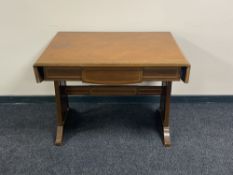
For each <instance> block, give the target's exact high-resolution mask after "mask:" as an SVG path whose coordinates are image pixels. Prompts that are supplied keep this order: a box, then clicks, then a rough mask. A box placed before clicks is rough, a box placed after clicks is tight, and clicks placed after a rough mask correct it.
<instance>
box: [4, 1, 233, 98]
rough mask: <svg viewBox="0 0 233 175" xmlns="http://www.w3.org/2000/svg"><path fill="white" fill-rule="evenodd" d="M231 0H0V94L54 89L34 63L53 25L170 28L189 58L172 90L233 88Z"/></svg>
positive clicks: (225, 90) (230, 90) (213, 91)
mask: <svg viewBox="0 0 233 175" xmlns="http://www.w3.org/2000/svg"><path fill="white" fill-rule="evenodd" d="M232 7H233V1H232V0H221V1H219V0H176V1H170V0H40V1H38V0H0V78H1V79H0V95H47V94H53V83H51V82H44V83H41V84H36V82H35V79H34V74H33V70H32V64H33V63H34V62H35V60H36V59H37V58H38V56H39V55H40V53H41V52H42V51H43V49H45V47H46V46H47V45H48V43H49V41H50V40H51V39H52V37H53V36H54V35H55V34H56V32H57V31H171V32H172V33H173V34H174V36H175V37H176V39H177V42H178V44H179V45H180V47H181V49H182V50H183V52H184V54H185V55H186V57H187V58H188V59H189V61H190V62H191V64H192V69H191V79H190V83H189V84H187V85H186V84H183V83H182V82H178V83H174V86H173V87H174V89H173V94H190V95H194V94H231V95H232V94H233V10H232Z"/></svg>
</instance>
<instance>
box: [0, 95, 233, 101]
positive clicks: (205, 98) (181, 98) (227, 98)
mask: <svg viewBox="0 0 233 175" xmlns="http://www.w3.org/2000/svg"><path fill="white" fill-rule="evenodd" d="M69 101H70V102H71V103H80V102H83V103H158V102H159V96H127V97H126V96H110V97H109V96H108V97H100V96H70V97H69ZM54 102H55V97H54V96H0V103H54ZM171 102H172V103H232V102H233V96H232V95H218V96H215V95H213V96H212V95H210V96H190V95H189V96H186V95H185V96H178V95H173V96H172V97H171Z"/></svg>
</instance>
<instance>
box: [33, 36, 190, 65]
mask: <svg viewBox="0 0 233 175" xmlns="http://www.w3.org/2000/svg"><path fill="white" fill-rule="evenodd" d="M34 66H78V67H105V66H107V67H109V66H111V67H119V66H120V67H138V66H141V67H145V66H148V67H149V66H157V67H158V66H185V67H189V66H190V64H189V63H188V61H187V60H186V59H185V57H184V56H183V54H182V53H181V51H180V49H179V47H178V46H177V44H176V42H175V40H174V38H173V36H172V35H171V33H169V32H58V33H57V35H56V36H55V37H54V39H53V40H52V41H51V43H50V44H49V46H48V47H47V49H46V50H45V51H44V53H43V54H42V55H41V56H40V57H39V59H38V60H37V62H36V63H35V65H34Z"/></svg>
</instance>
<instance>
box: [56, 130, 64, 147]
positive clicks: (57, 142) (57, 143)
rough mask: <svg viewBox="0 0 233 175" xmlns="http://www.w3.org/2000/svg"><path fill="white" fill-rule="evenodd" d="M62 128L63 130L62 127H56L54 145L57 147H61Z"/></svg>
mask: <svg viewBox="0 0 233 175" xmlns="http://www.w3.org/2000/svg"><path fill="white" fill-rule="evenodd" d="M63 128H64V126H57V132H56V140H55V145H57V146H60V145H62V141H63Z"/></svg>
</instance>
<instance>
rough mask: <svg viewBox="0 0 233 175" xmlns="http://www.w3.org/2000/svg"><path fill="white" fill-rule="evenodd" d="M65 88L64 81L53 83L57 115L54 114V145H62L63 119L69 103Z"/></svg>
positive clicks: (66, 113)
mask: <svg viewBox="0 0 233 175" xmlns="http://www.w3.org/2000/svg"><path fill="white" fill-rule="evenodd" d="M65 87H66V82H65V81H54V88H55V97H56V109H57V114H56V116H57V117H56V123H57V131H56V139H55V145H62V141H63V130H64V124H65V119H66V116H67V115H68V111H69V102H68V97H67V94H66V93H65Z"/></svg>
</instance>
